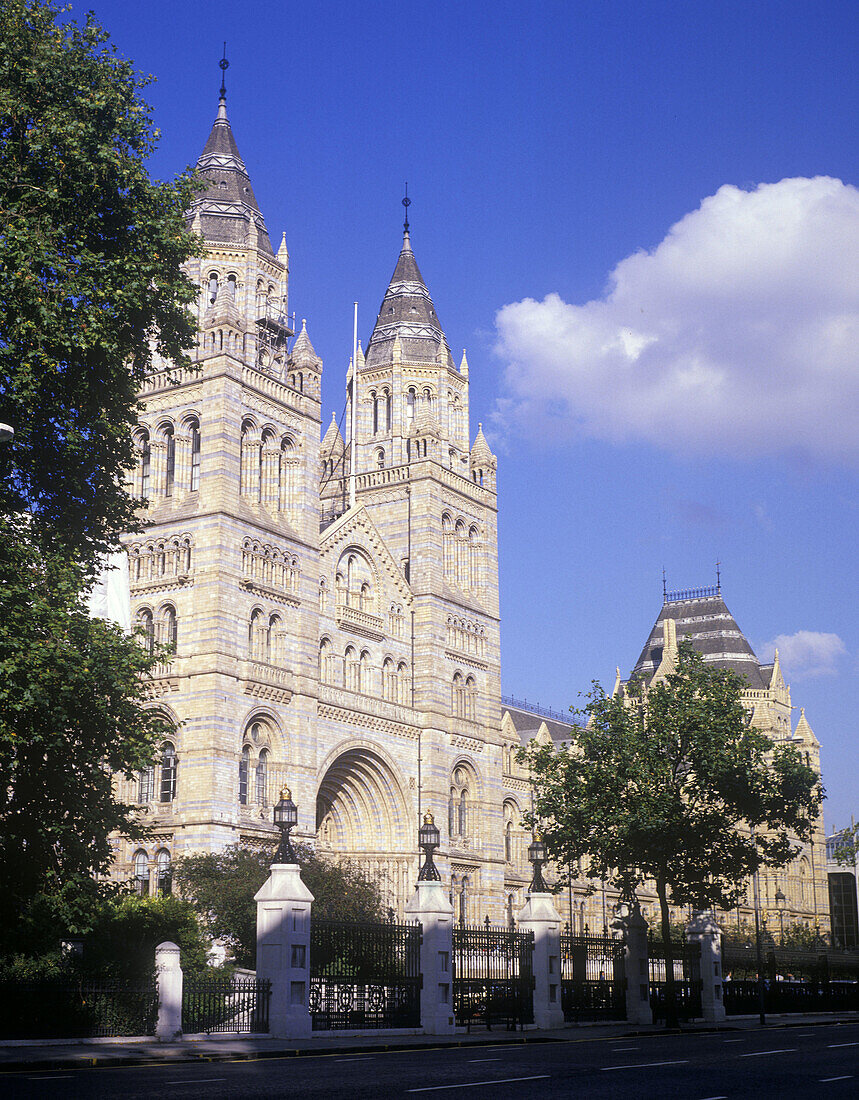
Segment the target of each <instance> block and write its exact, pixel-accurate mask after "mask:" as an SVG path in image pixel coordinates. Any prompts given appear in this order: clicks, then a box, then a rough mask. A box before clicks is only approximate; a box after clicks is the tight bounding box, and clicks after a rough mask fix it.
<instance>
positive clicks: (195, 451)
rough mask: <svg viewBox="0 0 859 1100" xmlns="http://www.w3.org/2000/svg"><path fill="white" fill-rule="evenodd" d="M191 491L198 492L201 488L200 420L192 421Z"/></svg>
mask: <svg viewBox="0 0 859 1100" xmlns="http://www.w3.org/2000/svg"><path fill="white" fill-rule="evenodd" d="M190 427H191V481H190V487H191V492H192V493H196V492H197V491H198V489H199V488H200V424H199V421H197V420H193V421H192V422H191V425H190Z"/></svg>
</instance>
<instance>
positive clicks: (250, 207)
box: [188, 46, 274, 255]
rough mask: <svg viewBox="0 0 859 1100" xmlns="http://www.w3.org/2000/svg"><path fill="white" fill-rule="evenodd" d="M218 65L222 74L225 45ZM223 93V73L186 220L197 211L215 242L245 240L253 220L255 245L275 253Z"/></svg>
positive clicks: (206, 233)
mask: <svg viewBox="0 0 859 1100" xmlns="http://www.w3.org/2000/svg"><path fill="white" fill-rule="evenodd" d="M219 65H220V67H221V70H222V74H225V73H226V69H227V68H228V66H229V62H228V61H227V58H226V46H225V54H224V57H223V58H222V59H221V61H220V62H219ZM226 97H227V90H226V85H225V83H224V79H223V76H222V80H221V88H220V97H219V100H218V113H217V116H216V118H215V121H214V124H213V125H212V130H211V133H210V134H209V138H208V140H207V141H206V144H205V147H204V148H203V152H202V153H201V154H200V157H199V159H198V161H197V166H196V172H197V175H199V176H202V178H203V179H204V180H205V181H206V184H207V187H206V190H205V191H204V192H203V193H202V194H200V195H198V196H197V197H196V198H195V199H194V201H193V202H192V204H191V210H190V211H189V214H188V217H189V222H190V220H191V218H193V217H194V215H195V214H198V213H199V215H200V216H201V220H202V227H203V228H202V235H203V238H204V239H205V240H206V241H211V242H212V243H215V244H217V243H223V244H236V243H237V242H244V241H246V240H247V238H248V237H249V236H251V233H250V227H249V223H250V222H253V223H254V227H253V233H254V234H258V244H257V245H256V247H258V248H259V249H260V251H261V252H267V253H268V254H269V255H274V251H273V249H272V247H271V241H270V240H269V237H268V230H267V229H266V227H265V221H264V220H263V216H262V214H261V213H260V208H259V205H258V203H257V200H256V196H255V195H254V191H253V187H252V186H251V181H250V177H249V176H248V170H247V168H246V167H245V162H244V161H243V160H242V158H241V154H240V153H239V149H238V146H237V145H236V139H235V138H234V137H233V131H232V127H231V126H230V120H229V118H228V116H227V98H226ZM252 247H253V246H252Z"/></svg>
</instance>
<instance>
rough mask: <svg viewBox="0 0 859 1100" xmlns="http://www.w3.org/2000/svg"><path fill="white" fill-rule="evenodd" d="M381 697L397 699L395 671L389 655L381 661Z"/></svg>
mask: <svg viewBox="0 0 859 1100" xmlns="http://www.w3.org/2000/svg"><path fill="white" fill-rule="evenodd" d="M382 698H383V699H388V700H389V701H390V702H392V703H395V702H396V701H397V671H396V667H395V665H394V662H393V661H392V660H391V658H390V657H386V658H385V660H384V661H383V662H382Z"/></svg>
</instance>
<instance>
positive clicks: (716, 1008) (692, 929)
mask: <svg viewBox="0 0 859 1100" xmlns="http://www.w3.org/2000/svg"><path fill="white" fill-rule="evenodd" d="M686 941H687V943H699V944H700V945H701V1015H702V1016H703V1017H704V1019H705V1020H706V1021H707V1022H708V1023H712V1024H720V1023H722V1022H723V1021H724V1019H725V999H724V996H723V992H724V991H723V988H722V987H723V975H722V929H721V928H720V927H719V926H718V924H716V922H715V920H713V918H712V916H711V915H710V914H709V913H696V914H695V916H694V917H693V918H692V920H691V921H689V923H688V924H687V925H686Z"/></svg>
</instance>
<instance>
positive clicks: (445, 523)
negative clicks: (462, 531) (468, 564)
mask: <svg viewBox="0 0 859 1100" xmlns="http://www.w3.org/2000/svg"><path fill="white" fill-rule="evenodd" d="M441 538H442V543H443V550H444V577H445V580H448V581H452V580H454V576H455V565H454V546H453V520H452V519H451V517H450V516H449V515H448V513H447V512H445V513H444V515H443V516H442V517H441Z"/></svg>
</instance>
